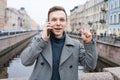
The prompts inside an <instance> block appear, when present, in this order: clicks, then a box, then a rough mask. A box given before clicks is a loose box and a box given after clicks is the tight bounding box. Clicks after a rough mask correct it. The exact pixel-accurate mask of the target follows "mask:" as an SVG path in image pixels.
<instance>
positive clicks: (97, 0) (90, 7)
mask: <svg viewBox="0 0 120 80" xmlns="http://www.w3.org/2000/svg"><path fill="white" fill-rule="evenodd" d="M107 12H108V0H89V1H87V2H86V3H85V4H83V5H80V6H78V8H73V9H72V11H71V19H70V20H71V25H72V26H73V27H77V26H78V25H79V26H82V25H81V24H82V23H87V27H88V28H90V30H91V31H92V32H93V33H96V34H97V35H100V34H101V33H105V32H106V31H107V29H108V18H107Z"/></svg>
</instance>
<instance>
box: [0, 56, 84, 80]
mask: <svg viewBox="0 0 120 80" xmlns="http://www.w3.org/2000/svg"><path fill="white" fill-rule="evenodd" d="M33 67H34V65H32V66H27V67H26V66H23V65H22V64H21V59H20V55H17V56H16V57H15V58H13V59H12V60H10V62H9V63H8V66H5V67H4V68H0V79H5V78H23V77H25V78H26V77H27V78H28V77H30V75H31V73H32V70H33ZM78 69H79V70H78V74H82V73H84V70H83V67H82V66H78Z"/></svg>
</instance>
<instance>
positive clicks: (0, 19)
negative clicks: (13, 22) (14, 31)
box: [0, 0, 7, 30]
mask: <svg viewBox="0 0 120 80" xmlns="http://www.w3.org/2000/svg"><path fill="white" fill-rule="evenodd" d="M6 7H7V0H0V30H4V26H5V21H6V18H5V17H6V14H5V13H6V12H5V11H6V10H5V9H6Z"/></svg>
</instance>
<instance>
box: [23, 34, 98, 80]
mask: <svg viewBox="0 0 120 80" xmlns="http://www.w3.org/2000/svg"><path fill="white" fill-rule="evenodd" d="M95 45H96V44H95V42H91V43H84V46H83V45H82V44H81V43H80V41H78V40H75V39H72V38H70V37H69V36H68V35H66V39H65V44H64V48H63V51H62V54H61V59H60V64H59V73H60V78H61V80H78V62H80V64H81V65H83V66H84V67H85V68H87V69H89V70H93V69H95V67H96V63H97V53H96V46H95ZM21 61H22V64H23V65H25V66H30V65H32V64H34V63H35V67H34V70H33V72H32V74H31V77H30V80H51V76H52V49H51V43H50V40H48V41H44V40H43V39H42V38H41V36H40V35H37V36H35V37H34V38H33V39H32V41H31V43H30V44H29V46H28V47H27V48H26V49H25V50H24V51H23V52H22V54H21Z"/></svg>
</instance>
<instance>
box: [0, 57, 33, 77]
mask: <svg viewBox="0 0 120 80" xmlns="http://www.w3.org/2000/svg"><path fill="white" fill-rule="evenodd" d="M8 64H9V66H7V67H3V68H0V79H3V78H19V77H29V76H30V74H31V72H32V70H33V66H34V65H33V66H29V67H26V66H23V65H22V64H21V60H20V56H19V55H18V56H17V57H16V58H13V59H12V60H11V61H10V62H9V63H8Z"/></svg>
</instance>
